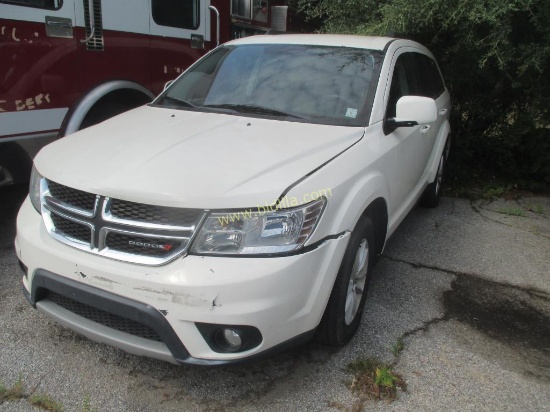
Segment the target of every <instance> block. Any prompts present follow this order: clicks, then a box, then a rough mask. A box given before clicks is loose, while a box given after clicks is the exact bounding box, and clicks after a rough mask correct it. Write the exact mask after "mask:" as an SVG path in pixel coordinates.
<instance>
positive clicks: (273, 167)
mask: <svg viewBox="0 0 550 412" xmlns="http://www.w3.org/2000/svg"><path fill="white" fill-rule="evenodd" d="M449 109H450V97H449V93H448V91H447V89H446V88H445V85H444V83H443V80H442V78H441V74H440V72H439V69H438V66H437V64H436V62H435V60H434V58H433V56H432V54H431V53H430V52H429V51H428V50H427V49H426V48H424V47H423V46H421V45H420V44H417V43H415V42H412V41H407V40H399V39H392V38H378V37H362V36H339V35H280V36H258V37H251V38H246V39H242V40H238V41H233V42H230V43H227V44H225V45H222V46H220V47H218V48H217V49H215V50H214V51H212V52H211V53H210V54H208V55H207V56H205V57H204V58H202V59H201V60H199V61H198V62H197V63H196V64H195V65H194V66H192V67H191V68H190V69H189V70H187V71H186V72H185V73H184V74H182V75H181V76H180V77H179V78H178V79H177V80H176V81H175V82H173V83H172V84H171V85H170V86H169V87H167V88H166V90H165V91H164V92H163V93H162V94H161V95H160V96H159V97H158V98H157V99H156V100H154V101H153V103H151V104H149V105H148V106H145V107H141V108H138V109H135V110H133V111H130V112H128V113H125V114H122V115H120V116H118V117H116V118H113V119H111V120H108V121H106V122H104V123H101V124H98V125H96V126H93V127H90V128H88V129H85V130H83V131H80V132H77V133H75V134H73V135H71V136H68V137H66V138H64V139H61V140H59V141H57V142H55V143H53V144H51V145H49V146H47V147H45V148H44V149H42V151H41V152H40V153H39V154H38V155H37V156H36V159H35V166H34V170H33V175H32V182H31V188H30V194H29V198H28V199H27V200H26V201H25V203H24V204H23V206H22V207H21V211H20V213H19V217H18V222H17V225H18V230H17V238H16V240H15V247H16V251H17V255H18V257H19V259H20V263H21V268H22V269H23V271H24V277H23V284H24V290H25V294H26V297H27V299H28V300H29V302H30V303H31V304H32V305H33V306H35V307H36V308H37V309H39V310H40V311H42V312H44V313H46V314H47V315H48V316H50V317H51V318H53V319H54V320H56V321H57V322H59V323H60V324H62V325H65V326H67V327H69V328H71V329H73V330H75V331H77V332H79V333H82V334H84V335H86V336H88V337H89V338H91V339H93V340H96V341H100V342H105V343H108V344H111V345H114V346H117V347H119V348H122V349H124V350H126V351H128V352H131V353H135V354H139V355H145V356H150V357H154V358H158V359H163V360H167V361H170V362H174V363H194V364H224V363H232V362H238V361H242V360H243V359H249V358H253V357H256V356H257V355H260V354H262V355H265V354H267V353H272V352H274V351H277V350H281V349H283V348H285V347H288V346H290V345H294V344H298V343H300V342H304V341H306V340H308V339H310V338H311V337H313V336H314V335H316V336H317V338H318V339H319V340H320V341H321V342H323V343H326V344H330V345H337V346H338V345H343V344H345V343H346V342H347V341H349V340H350V339H351V337H352V336H353V335H354V334H355V332H356V330H357V328H358V326H359V323H360V320H361V314H362V311H363V307H364V304H365V298H366V296H367V289H368V280H369V276H370V273H371V270H372V268H373V265H374V264H375V263H376V261H377V258H378V257H379V256H380V254H381V253H382V251H383V249H384V244H385V242H386V239H388V237H389V236H390V235H391V234H392V233H393V232H394V231H395V229H396V227H397V226H398V225H399V223H400V222H401V221H402V220H403V219H404V218H405V216H406V215H407V213H408V212H409V211H410V210H411V208H413V206H414V205H415V204H416V203H417V201H419V200H421V198H422V200H423V201H424V202H425V203H426V204H428V205H430V206H435V205H437V203H438V201H439V196H440V190H441V178H442V173H443V166H444V163H445V159H446V156H447V152H448V147H449V141H450V126H449V121H448V119H449Z"/></svg>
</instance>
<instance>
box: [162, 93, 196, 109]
mask: <svg viewBox="0 0 550 412" xmlns="http://www.w3.org/2000/svg"><path fill="white" fill-rule="evenodd" d="M162 102H163V103H164V102H170V103H175V104H176V105H177V106H182V107H194V108H195V109H197V108H198V106H195V105H194V104H193V103H191V102H188V101H187V100H183V99H178V98H177V97H173V96H164V97H163V98H162Z"/></svg>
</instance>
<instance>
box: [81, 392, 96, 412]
mask: <svg viewBox="0 0 550 412" xmlns="http://www.w3.org/2000/svg"><path fill="white" fill-rule="evenodd" d="M82 412H97V409H96V408H94V407H92V398H91V397H90V395H88V394H86V395H84V398H83V399H82Z"/></svg>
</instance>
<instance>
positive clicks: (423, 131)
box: [420, 124, 430, 134]
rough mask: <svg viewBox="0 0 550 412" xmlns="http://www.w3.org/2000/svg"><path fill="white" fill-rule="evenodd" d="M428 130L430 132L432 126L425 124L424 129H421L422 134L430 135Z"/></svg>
mask: <svg viewBox="0 0 550 412" xmlns="http://www.w3.org/2000/svg"><path fill="white" fill-rule="evenodd" d="M428 130H430V125H429V124H425V125H424V126H422V127H421V128H420V133H422V134H426V133H428Z"/></svg>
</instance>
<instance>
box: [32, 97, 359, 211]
mask: <svg viewBox="0 0 550 412" xmlns="http://www.w3.org/2000/svg"><path fill="white" fill-rule="evenodd" d="M363 132H364V129H363V128H351V127H340V126H327V125H314V124H307V123H300V122H286V121H276V120H269V119H257V118H249V117H240V116H233V115H225V114H215V113H201V112H194V111H182V110H173V109H165V108H155V107H149V106H145V107H141V108H138V109H134V110H132V111H130V112H127V113H124V114H122V115H119V116H117V117H115V118H113V119H110V120H108V121H106V122H103V123H100V124H98V125H96V126H92V127H90V128H87V129H85V130H82V131H79V132H77V133H75V134H73V135H70V136H67V137H65V138H63V139H60V140H58V141H56V142H54V143H52V144H50V145H48V146H46V147H45V148H43V149H42V150H41V151H40V153H39V154H38V155H37V157H36V159H35V165H36V168H37V170H38V171H39V172H40V173H41V174H42V175H44V176H45V177H47V178H48V179H50V180H53V181H55V182H58V183H61V184H64V185H66V186H69V187H73V188H78V189H80V190H84V191H87V192H91V193H95V194H100V195H104V196H110V197H115V198H119V199H124V200H130V201H134V202H140V203H148V204H157V205H162V206H179V207H192V208H205V209H222V208H239V207H252V206H256V205H264V204H266V203H267V204H271V203H273V201H274V200H275V199H277V198H278V197H279V196H280V195H281V194H282V193H283V191H284V190H285V189H286V188H287V187H288V186H290V185H291V184H293V183H294V182H296V181H297V180H298V179H300V178H302V177H303V176H305V175H307V174H308V173H310V172H312V171H313V170H314V169H316V168H317V167H319V166H320V165H322V164H323V163H325V162H327V161H328V160H330V159H331V158H333V157H334V156H336V155H337V154H338V153H340V152H342V151H343V150H345V149H346V148H348V147H349V146H351V145H352V144H354V143H355V142H357V141H358V140H359V139H361V137H362V136H363ZM319 189H325V188H319Z"/></svg>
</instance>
